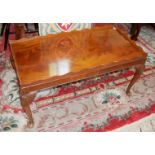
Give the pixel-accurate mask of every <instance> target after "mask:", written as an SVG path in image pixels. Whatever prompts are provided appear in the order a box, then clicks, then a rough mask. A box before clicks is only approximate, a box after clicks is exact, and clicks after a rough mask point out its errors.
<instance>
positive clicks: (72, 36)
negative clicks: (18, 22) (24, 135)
mask: <svg viewBox="0 0 155 155" xmlns="http://www.w3.org/2000/svg"><path fill="white" fill-rule="evenodd" d="M10 47H11V53H12V64H13V66H14V69H15V70H16V73H17V77H18V81H19V87H20V97H21V105H22V107H23V110H24V111H25V112H26V114H27V117H28V120H29V121H28V126H29V127H32V126H33V123H34V121H33V117H32V112H31V109H30V106H29V105H30V103H31V102H32V101H33V99H34V97H35V95H36V93H37V91H40V90H43V89H48V88H50V87H54V86H58V85H62V84H65V83H69V82H73V81H77V80H81V79H86V78H90V77H94V76H98V75H102V74H104V73H106V72H112V71H116V70H120V69H124V68H128V67H130V66H135V68H136V72H135V75H134V77H133V79H132V80H131V82H130V83H129V86H128V88H127V90H126V93H127V94H128V93H129V91H130V88H131V87H132V85H133V84H134V83H135V82H136V80H137V79H138V78H139V77H140V74H141V73H142V72H143V70H144V64H145V60H146V56H147V55H146V54H145V53H144V52H143V50H142V49H141V48H140V47H138V46H137V45H136V44H135V42H134V41H132V40H130V38H129V37H128V36H127V34H125V33H124V32H122V31H121V30H119V29H116V28H115V27H112V26H108V27H98V28H92V29H90V30H88V29H86V30H81V31H72V32H63V33H60V34H53V35H47V36H38V37H33V38H30V39H21V40H16V41H12V42H11V43H10Z"/></svg>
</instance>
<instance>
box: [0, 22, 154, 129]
mask: <svg viewBox="0 0 155 155" xmlns="http://www.w3.org/2000/svg"><path fill="white" fill-rule="evenodd" d="M117 26H119V27H121V28H122V29H124V30H125V31H129V27H130V25H129V24H125V25H123V24H121V25H117ZM154 35H155V32H154V31H153V29H151V28H147V27H144V28H143V29H142V31H141V33H140V36H139V38H138V41H137V44H138V45H139V46H141V47H142V48H143V49H144V51H145V52H146V53H148V59H147V62H146V69H145V72H144V73H143V75H142V77H141V79H140V80H139V81H138V82H137V83H136V84H135V85H134V86H133V88H132V90H131V94H132V95H131V96H126V94H125V93H124V92H125V89H126V88H127V85H128V84H129V80H131V78H132V77H133V75H134V68H129V69H126V70H121V71H118V72H113V73H109V74H104V75H102V76H100V77H94V78H91V79H87V80H82V81H77V82H74V83H69V84H66V85H63V86H59V87H55V88H51V89H49V90H46V91H41V92H38V94H37V96H36V97H35V100H34V102H33V103H32V104H31V109H32V111H33V116H34V120H35V126H34V128H32V129H27V128H26V127H25V124H26V116H25V114H24V113H23V111H22V108H21V106H20V100H19V88H18V84H17V79H16V74H15V71H14V70H13V69H12V67H11V65H10V61H9V59H8V56H9V49H7V51H6V52H5V53H4V52H1V54H0V71H1V73H0V114H1V115H0V131H111V130H114V129H116V128H119V127H121V126H123V125H125V124H130V123H132V122H135V121H137V120H139V119H141V118H144V117H145V116H148V115H150V114H152V113H154V112H155V40H153V36H154ZM11 37H12V38H11V39H14V38H13V37H14V36H11ZM1 45H2V44H1Z"/></svg>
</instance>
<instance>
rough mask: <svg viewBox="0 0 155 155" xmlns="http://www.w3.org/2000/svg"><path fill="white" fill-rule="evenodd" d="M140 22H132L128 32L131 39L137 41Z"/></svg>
mask: <svg viewBox="0 0 155 155" xmlns="http://www.w3.org/2000/svg"><path fill="white" fill-rule="evenodd" d="M141 26H142V24H135V23H134V24H132V26H131V30H130V34H131V39H132V40H135V41H137V38H138V35H139V33H140V29H141Z"/></svg>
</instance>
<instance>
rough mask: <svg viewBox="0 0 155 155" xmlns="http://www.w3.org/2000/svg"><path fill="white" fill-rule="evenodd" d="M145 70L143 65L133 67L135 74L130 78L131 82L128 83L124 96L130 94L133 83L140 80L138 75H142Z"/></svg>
mask: <svg viewBox="0 0 155 155" xmlns="http://www.w3.org/2000/svg"><path fill="white" fill-rule="evenodd" d="M144 68H145V64H139V65H137V66H136V67H135V69H136V72H135V74H134V76H133V78H132V80H131V81H130V83H129V85H128V88H127V90H126V94H127V95H129V94H130V89H131V87H132V86H133V85H134V84H135V82H136V81H137V80H138V79H139V78H140V75H141V74H142V73H143V71H144Z"/></svg>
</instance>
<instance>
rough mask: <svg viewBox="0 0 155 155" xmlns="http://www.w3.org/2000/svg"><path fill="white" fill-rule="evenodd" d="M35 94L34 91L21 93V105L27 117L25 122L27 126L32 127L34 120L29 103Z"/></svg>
mask: <svg viewBox="0 0 155 155" xmlns="http://www.w3.org/2000/svg"><path fill="white" fill-rule="evenodd" d="M35 95H36V94H35V93H31V94H26V95H21V105H22V108H23V110H24V112H25V113H26V115H27V117H28V123H27V127H28V128H32V127H33V125H34V120H33V116H32V112H31V109H30V104H31V102H32V101H33V100H34V97H35Z"/></svg>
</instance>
